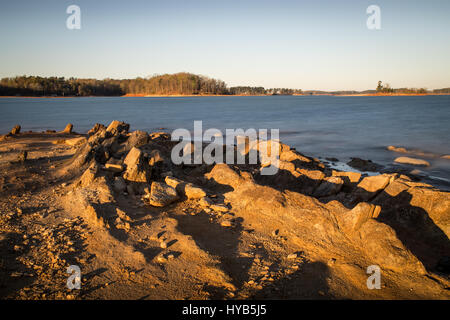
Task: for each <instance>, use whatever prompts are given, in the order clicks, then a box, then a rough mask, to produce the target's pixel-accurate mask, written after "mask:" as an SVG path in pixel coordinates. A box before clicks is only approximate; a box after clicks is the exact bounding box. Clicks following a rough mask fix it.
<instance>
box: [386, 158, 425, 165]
mask: <svg viewBox="0 0 450 320" xmlns="http://www.w3.org/2000/svg"><path fill="white" fill-rule="evenodd" d="M394 162H397V163H403V164H411V165H414V166H425V167H428V166H430V163H429V162H428V161H425V160H422V159H416V158H409V157H398V158H396V159H395V160H394Z"/></svg>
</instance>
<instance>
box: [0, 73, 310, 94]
mask: <svg viewBox="0 0 450 320" xmlns="http://www.w3.org/2000/svg"><path fill="white" fill-rule="evenodd" d="M301 92H302V91H301V90H298V89H287V88H274V89H265V88H264V87H231V88H228V87H227V84H226V83H225V82H224V81H221V80H217V79H212V78H208V77H205V76H201V75H196V74H191V73H187V72H180V73H175V74H164V75H154V76H152V77H149V78H135V79H123V80H115V79H104V80H97V79H76V78H69V79H65V78H63V77H38V76H17V77H14V78H3V79H1V80H0V95H1V96H121V95H127V94H128V95H267V94H274V95H276V94H296V93H301Z"/></svg>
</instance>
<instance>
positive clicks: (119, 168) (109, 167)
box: [105, 163, 123, 173]
mask: <svg viewBox="0 0 450 320" xmlns="http://www.w3.org/2000/svg"><path fill="white" fill-rule="evenodd" d="M105 169H106V170H108V171H111V172H116V173H119V172H122V171H123V166H121V165H120V164H112V163H107V164H105Z"/></svg>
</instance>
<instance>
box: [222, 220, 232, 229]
mask: <svg viewBox="0 0 450 320" xmlns="http://www.w3.org/2000/svg"><path fill="white" fill-rule="evenodd" d="M220 225H221V226H222V227H231V226H232V225H233V224H232V223H231V221H230V220H224V221H222V222H221V223H220Z"/></svg>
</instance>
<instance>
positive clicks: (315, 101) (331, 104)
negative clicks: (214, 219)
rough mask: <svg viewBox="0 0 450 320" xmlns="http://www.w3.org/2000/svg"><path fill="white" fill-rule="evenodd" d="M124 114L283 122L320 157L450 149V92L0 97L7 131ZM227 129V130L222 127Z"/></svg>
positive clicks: (80, 124) (77, 125)
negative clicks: (413, 94)
mask: <svg viewBox="0 0 450 320" xmlns="http://www.w3.org/2000/svg"><path fill="white" fill-rule="evenodd" d="M115 119H117V120H123V121H125V122H127V123H130V124H131V129H132V130H135V129H141V130H146V131H154V130H158V129H159V128H164V129H165V131H168V132H171V131H172V130H173V129H176V128H186V129H189V130H192V129H193V122H194V120H203V129H204V130H206V129H208V128H218V129H221V130H224V129H226V128H230V129H234V128H242V129H248V128H255V129H260V128H267V129H271V128H278V129H280V138H281V140H282V141H283V142H284V143H286V144H289V145H291V146H294V147H296V148H297V150H299V151H300V152H302V153H304V154H307V155H311V156H316V157H319V156H320V157H336V158H338V159H339V160H340V161H342V162H346V161H348V160H349V158H350V157H359V158H363V159H371V160H372V161H374V162H378V163H380V164H383V165H388V164H392V161H393V160H394V159H395V157H396V156H399V155H398V154H395V153H393V152H390V151H387V150H386V146H388V145H395V146H402V147H405V148H410V149H420V150H423V151H428V152H432V153H436V154H450V143H449V141H450V96H423V97H420V96H419V97H335V96H273V97H192V98H191V97H185V98H184V97H183V98H114V97H111V98H110V97H108V98H65V99H30V98H1V99H0V133H2V134H3V133H7V132H9V130H10V129H11V128H12V127H13V126H14V125H15V124H20V125H21V126H22V130H23V131H28V130H33V131H42V130H46V129H52V130H62V129H63V128H64V126H65V125H66V124H67V123H68V122H71V123H73V124H74V130H75V131H77V132H86V131H87V130H89V129H90V128H91V127H92V126H93V125H94V124H95V123H96V122H99V123H103V124H105V125H107V124H108V123H109V122H110V121H112V120H115ZM223 132H224V131H223ZM427 160H428V161H430V162H431V164H432V165H431V167H430V168H428V169H425V171H426V172H427V173H428V174H429V175H432V176H436V177H439V178H444V179H448V180H450V160H438V159H427Z"/></svg>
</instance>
